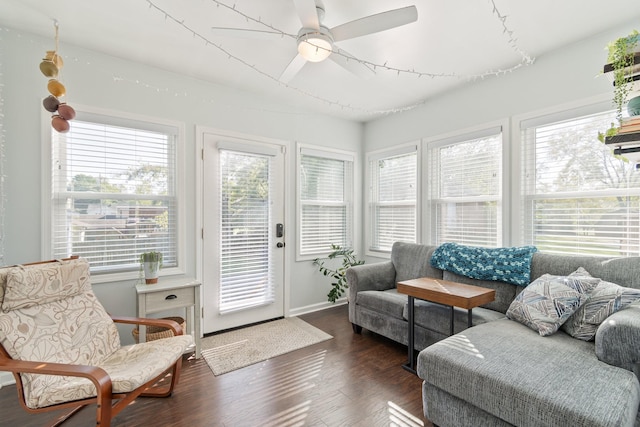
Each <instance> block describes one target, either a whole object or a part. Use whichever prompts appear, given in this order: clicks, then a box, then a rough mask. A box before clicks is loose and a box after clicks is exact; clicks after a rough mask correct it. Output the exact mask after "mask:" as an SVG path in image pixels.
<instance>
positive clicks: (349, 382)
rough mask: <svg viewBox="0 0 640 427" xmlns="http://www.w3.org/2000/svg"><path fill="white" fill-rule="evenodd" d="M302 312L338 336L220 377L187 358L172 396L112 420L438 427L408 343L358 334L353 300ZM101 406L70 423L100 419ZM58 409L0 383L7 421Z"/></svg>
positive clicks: (144, 402) (0, 405) (228, 426)
mask: <svg viewBox="0 0 640 427" xmlns="http://www.w3.org/2000/svg"><path fill="white" fill-rule="evenodd" d="M301 319H303V320H305V321H307V322H308V323H310V324H312V325H314V326H316V327H318V328H320V329H322V330H324V331H325V332H327V333H329V334H331V335H332V336H333V337H334V338H333V339H331V340H328V341H324V342H322V343H319V344H316V345H313V346H310V347H306V348H304V349H300V350H297V351H294V352H291V353H288V354H285V355H282V356H278V357H276V358H273V359H271V360H268V361H265V362H262V363H258V364H255V365H252V366H248V367H246V368H243V369H239V370H237V371H233V372H230V373H227V374H224V375H221V376H218V377H216V376H214V375H213V373H212V372H211V370H210V369H209V367H208V366H207V364H206V362H205V361H204V359H199V360H186V359H185V360H184V363H183V369H182V374H181V377H180V383H179V384H178V387H177V389H176V390H175V391H174V394H173V396H171V397H169V398H166V399H150V398H139V399H138V400H136V401H134V402H133V403H132V404H131V405H130V407H128V408H127V409H125V410H124V411H122V412H121V413H120V414H119V415H118V416H117V417H116V418H115V419H114V420H113V423H112V425H113V426H225V427H237V426H273V427H276V426H277V427H293V426H320V427H323V426H362V427H365V426H366V427H371V426H397V427H417V426H432V424H431V423H429V422H428V421H425V420H424V418H423V415H422V397H421V380H420V379H419V378H418V377H416V376H415V375H413V374H410V373H409V372H407V371H405V370H404V369H402V367H401V365H402V364H403V363H405V362H406V357H407V353H406V347H405V346H402V345H400V344H397V343H395V342H393V341H390V340H388V339H386V338H383V337H381V336H379V335H375V334H373V333H370V332H368V331H366V330H365V331H363V333H362V335H356V334H354V333H353V331H352V329H351V324H350V323H349V320H348V314H347V307H346V306H339V307H332V308H330V309H328V310H323V311H319V312H315V313H310V314H306V315H303V316H301ZM94 409H95V407H94V406H90V407H88V408H85V409H83V410H82V411H81V412H80V413H79V414H77V415H75V416H74V417H73V418H71V420H69V421H68V422H67V423H66V424H65V426H70V427H71V426H83V427H86V426H91V425H94V422H95V421H94V420H95V418H94V415H95V410H94ZM54 414H57V413H53V412H50V413H48V414H37V415H33V414H28V413H27V412H25V411H24V410H23V409H22V408H20V406H19V404H18V398H17V393H16V390H15V386H5V387H3V388H2V389H0V425H1V426H12V427H13V426H41V425H43V424H45V422H47V421H49V420H51V419H53V418H54Z"/></svg>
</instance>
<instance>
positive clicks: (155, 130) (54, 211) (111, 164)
mask: <svg viewBox="0 0 640 427" xmlns="http://www.w3.org/2000/svg"><path fill="white" fill-rule="evenodd" d="M178 136H179V129H178V127H177V126H167V125H163V124H157V123H150V122H145V121H139V120H132V119H124V118H119V117H112V116H106V115H102V114H92V113H85V112H82V111H78V115H77V117H76V119H75V120H73V121H72V122H71V129H70V131H69V132H68V133H57V132H55V131H52V134H51V137H52V139H51V144H52V146H51V154H52V165H51V173H52V175H51V179H52V182H51V186H50V188H51V194H50V203H51V223H50V234H51V236H50V251H51V256H52V257H53V258H62V257H66V256H69V255H79V256H81V257H84V258H86V259H87V260H88V261H89V264H90V266H91V271H92V273H97V274H100V273H102V274H105V273H116V272H124V271H136V272H137V271H138V270H139V268H140V261H139V260H140V254H141V253H143V252H149V251H158V252H162V254H163V268H167V267H176V266H177V264H178V254H177V251H178V243H177V242H178V227H177V222H178V214H177V212H178V198H177V195H176V175H177V171H176V164H177V161H176V145H177V140H178Z"/></svg>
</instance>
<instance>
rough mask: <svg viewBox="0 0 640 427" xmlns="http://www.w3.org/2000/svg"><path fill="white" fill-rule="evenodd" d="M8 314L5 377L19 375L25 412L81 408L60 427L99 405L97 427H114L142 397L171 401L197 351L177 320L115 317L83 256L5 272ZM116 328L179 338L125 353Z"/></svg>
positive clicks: (0, 353)
mask: <svg viewBox="0 0 640 427" xmlns="http://www.w3.org/2000/svg"><path fill="white" fill-rule="evenodd" d="M0 308H1V309H0V371H9V372H12V373H13V375H14V377H15V380H16V386H17V390H18V397H19V399H20V404H21V405H22V407H23V408H24V409H25V410H27V411H28V412H43V411H51V410H57V409H60V408H73V409H72V410H71V412H69V413H67V414H65V415H63V416H61V417H59V418H57V419H56V420H54V421H53V422H52V423H51V424H50V425H52V426H55V425H60V424H62V423H63V422H64V421H66V420H67V419H68V418H69V417H71V416H72V415H73V414H75V413H76V412H78V411H79V410H80V409H82V408H83V407H85V406H87V405H91V404H96V407H97V409H96V425H97V426H101V427H108V426H110V425H111V419H112V418H113V417H115V416H116V415H117V414H118V413H119V412H120V411H122V409H124V408H125V407H127V405H129V404H130V403H131V402H132V401H133V400H135V399H136V398H137V397H138V396H154V397H167V396H170V395H171V393H172V391H173V387H174V386H175V385H176V384H177V382H178V378H179V373H180V368H181V365H182V355H183V353H184V352H185V351H186V349H187V348H188V347H189V346H191V345H192V344H193V340H192V337H191V336H190V335H183V332H182V328H181V327H180V325H179V324H178V323H176V322H174V321H171V320H162V319H141V318H134V317H115V316H110V315H109V314H108V313H107V312H106V311H105V309H104V307H103V306H102V305H101V304H100V302H99V301H98V300H97V298H96V297H95V295H94V293H93V291H92V290H91V281H90V276H89V264H88V262H87V261H86V260H84V259H81V258H78V257H73V258H69V259H65V260H60V261H44V262H40V263H32V264H25V265H20V266H14V267H5V268H0ZM114 322H119V323H129V324H137V325H145V326H163V327H168V328H170V329H172V330H173V332H174V335H175V336H174V337H171V338H165V339H161V340H157V341H151V342H146V343H140V344H134V345H130V346H125V347H122V346H121V345H120V337H119V335H118V331H117V328H116V326H115V324H114ZM168 375H170V376H171V377H170V381H169V380H167V377H168ZM161 380H163V382H164V383H165V384H163V385H158V383H159V382H160V381H161ZM154 386H155V387H154Z"/></svg>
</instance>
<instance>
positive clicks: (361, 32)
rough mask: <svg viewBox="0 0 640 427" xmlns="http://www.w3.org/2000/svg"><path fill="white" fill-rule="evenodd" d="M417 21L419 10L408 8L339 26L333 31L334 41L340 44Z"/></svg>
mask: <svg viewBox="0 0 640 427" xmlns="http://www.w3.org/2000/svg"><path fill="white" fill-rule="evenodd" d="M417 20H418V9H416V7H415V6H407V7H402V8H400V9H394V10H389V11H387V12H382V13H377V14H375V15H369V16H366V17H364V18H360V19H356V20H355V21H351V22H347V23H346V24H342V25H338V26H336V27H333V28H332V29H331V34H332V35H333V41H335V42H338V41H341V40H348V39H353V38H356V37H360V36H365V35H367V34H372V33H377V32H380V31H384V30H389V29H391V28H395V27H400V26H402V25H406V24H410V23H411V22H415V21H417Z"/></svg>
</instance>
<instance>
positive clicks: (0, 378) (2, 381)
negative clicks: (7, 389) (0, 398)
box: [0, 372, 16, 388]
mask: <svg viewBox="0 0 640 427" xmlns="http://www.w3.org/2000/svg"><path fill="white" fill-rule="evenodd" d="M15 383H16V379H15V378H14V377H13V374H12V373H11V372H0V388H2V387H4V386H6V385H13V384H15Z"/></svg>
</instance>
